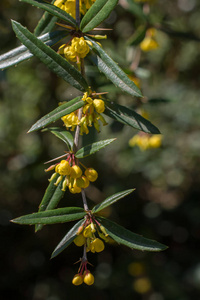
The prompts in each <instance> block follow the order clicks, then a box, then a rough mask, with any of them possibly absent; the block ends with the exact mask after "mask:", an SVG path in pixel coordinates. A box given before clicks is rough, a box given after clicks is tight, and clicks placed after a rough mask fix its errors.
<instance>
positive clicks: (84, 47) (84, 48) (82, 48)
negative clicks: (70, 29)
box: [58, 37, 92, 63]
mask: <svg viewBox="0 0 200 300" xmlns="http://www.w3.org/2000/svg"><path fill="white" fill-rule="evenodd" d="M89 45H92V43H91V42H90V41H86V40H85V39H84V37H80V38H79V37H74V38H73V39H72V40H71V42H70V44H63V45H62V46H60V47H59V49H58V52H59V54H63V55H64V56H65V58H66V59H67V60H70V61H73V62H77V63H80V59H81V58H84V57H85V56H86V55H87V54H88V53H89V51H90V48H89Z"/></svg>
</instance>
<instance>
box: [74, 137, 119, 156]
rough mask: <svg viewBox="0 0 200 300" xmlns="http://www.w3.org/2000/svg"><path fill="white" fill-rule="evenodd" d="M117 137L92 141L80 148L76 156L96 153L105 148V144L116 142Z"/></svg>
mask: <svg viewBox="0 0 200 300" xmlns="http://www.w3.org/2000/svg"><path fill="white" fill-rule="evenodd" d="M115 140H116V139H108V140H104V141H99V142H96V143H92V144H90V145H87V146H85V147H83V148H81V149H79V150H78V151H77V152H76V154H75V156H76V158H83V157H86V156H89V155H92V154H94V153H95V152H97V151H99V150H100V149H102V148H104V147H105V146H107V145H109V144H110V143H112V142H114V141H115Z"/></svg>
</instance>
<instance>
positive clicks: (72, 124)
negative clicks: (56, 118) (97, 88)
mask: <svg viewBox="0 0 200 300" xmlns="http://www.w3.org/2000/svg"><path fill="white" fill-rule="evenodd" d="M82 100H83V101H85V103H86V104H85V105H84V106H83V111H82V116H81V118H80V120H79V118H78V110H77V111H74V112H72V113H70V114H68V115H66V116H64V117H62V118H61V119H62V121H63V122H64V125H65V127H66V128H67V129H68V128H70V129H71V131H74V129H75V128H76V126H77V125H79V126H80V134H81V135H82V134H83V133H86V134H88V133H89V129H88V127H92V125H93V124H94V127H95V129H96V130H97V131H98V132H99V131H100V126H99V122H98V121H99V120H100V121H101V122H102V124H103V125H107V123H106V121H105V119H104V117H103V116H102V115H101V113H103V112H104V110H105V104H104V101H103V100H101V99H93V98H92V97H89V96H88V93H87V92H86V93H84V96H83V98H82Z"/></svg>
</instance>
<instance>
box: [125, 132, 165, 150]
mask: <svg viewBox="0 0 200 300" xmlns="http://www.w3.org/2000/svg"><path fill="white" fill-rule="evenodd" d="M161 144H162V135H160V134H154V135H150V134H147V133H144V132H140V133H138V134H136V135H134V136H133V137H132V138H131V139H130V140H129V146H130V147H134V146H138V147H139V148H140V150H142V151H145V150H147V149H151V148H159V147H160V146H161Z"/></svg>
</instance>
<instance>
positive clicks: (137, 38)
mask: <svg viewBox="0 0 200 300" xmlns="http://www.w3.org/2000/svg"><path fill="white" fill-rule="evenodd" d="M146 31H147V27H146V26H144V25H141V26H140V27H138V28H137V29H136V31H135V32H134V34H133V35H132V36H131V37H130V38H129V39H128V42H127V44H128V45H131V46H137V45H139V44H140V43H141V42H142V41H143V39H144V38H145V35H146Z"/></svg>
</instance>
